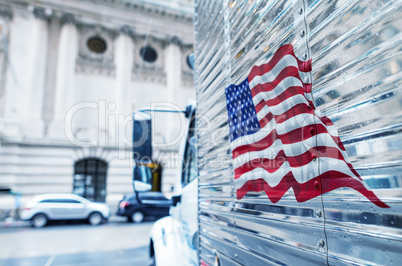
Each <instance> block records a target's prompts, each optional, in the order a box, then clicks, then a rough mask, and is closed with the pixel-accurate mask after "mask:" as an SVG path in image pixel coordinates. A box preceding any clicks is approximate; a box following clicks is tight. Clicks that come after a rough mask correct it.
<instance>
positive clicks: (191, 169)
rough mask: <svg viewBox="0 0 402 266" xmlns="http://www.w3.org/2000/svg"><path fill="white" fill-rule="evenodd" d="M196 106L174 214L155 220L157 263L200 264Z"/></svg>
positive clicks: (151, 250)
mask: <svg viewBox="0 0 402 266" xmlns="http://www.w3.org/2000/svg"><path fill="white" fill-rule="evenodd" d="M194 119H195V108H194V107H192V109H191V113H190V115H189V120H190V121H189V123H188V128H187V135H186V137H185V138H184V140H183V142H182V144H181V148H180V151H179V153H180V154H179V155H180V158H183V160H182V164H181V168H180V171H179V173H178V174H177V176H176V186H175V189H174V195H173V197H172V206H171V207H170V215H169V216H167V217H164V218H162V219H160V220H158V221H156V222H155V224H154V225H153V228H152V230H151V236H150V245H149V254H150V257H151V259H152V261H153V263H154V264H155V263H156V265H198V255H197V251H198V182H197V178H196V177H197V176H198V171H197V167H196V165H197V164H196V160H197V157H196V154H197V153H196V147H197V145H196V138H195V136H194V132H195V130H194V126H195V121H194Z"/></svg>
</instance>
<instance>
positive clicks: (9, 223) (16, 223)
mask: <svg viewBox="0 0 402 266" xmlns="http://www.w3.org/2000/svg"><path fill="white" fill-rule="evenodd" d="M126 221H127V218H126V217H121V216H115V215H113V216H111V217H110V218H109V221H108V223H123V222H126ZM26 226H31V223H30V222H29V221H21V220H14V219H12V218H7V219H6V220H5V221H0V228H7V227H26Z"/></svg>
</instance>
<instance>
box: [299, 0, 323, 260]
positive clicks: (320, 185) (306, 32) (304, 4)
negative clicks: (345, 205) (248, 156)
mask: <svg viewBox="0 0 402 266" xmlns="http://www.w3.org/2000/svg"><path fill="white" fill-rule="evenodd" d="M301 2H302V5H303V13H302V14H303V22H304V29H305V34H304V38H305V43H306V49H307V58H308V59H309V60H311V64H312V60H313V59H312V57H311V50H310V45H309V42H308V36H309V34H310V32H309V30H308V25H307V4H306V1H305V0H301ZM312 72H313V71H312V70H311V71H310V74H309V76H310V82H311V99H312V102H313V104H314V95H313V73H312ZM316 119H317V118H316V117H314V120H316ZM315 124H317V123H315ZM314 127H315V131H317V127H316V126H314ZM315 146H316V147H317V146H318V138H317V136H315ZM317 167H318V173H319V174H320V160H319V157H318V156H317ZM320 181H321V177H320ZM319 189H320V191H321V193H320V200H321V208H322V219H323V228H324V229H323V230H324V237H325V243H324V245H325V246H324V247H323V248H325V258H326V262H327V265H329V261H328V237H327V231H326V224H325V208H324V201H323V198H322V192H323V191H322V181H321V182H320V184H319Z"/></svg>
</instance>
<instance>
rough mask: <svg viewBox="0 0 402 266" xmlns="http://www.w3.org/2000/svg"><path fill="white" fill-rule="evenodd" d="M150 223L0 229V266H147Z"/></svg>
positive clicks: (22, 226) (115, 221) (114, 220)
mask: <svg viewBox="0 0 402 266" xmlns="http://www.w3.org/2000/svg"><path fill="white" fill-rule="evenodd" d="M152 223H153V222H145V223H141V224H133V223H127V222H125V220H124V219H123V220H117V219H112V220H111V221H110V222H109V223H107V224H103V225H100V226H91V225H89V224H85V223H77V224H53V225H49V226H46V227H44V228H40V229H35V228H32V227H30V226H29V225H28V224H19V225H12V226H4V225H3V226H0V265H1V266H3V265H4V266H14V265H16V266H26V265H27V266H28V265H29V266H31V265H32V266H37V265H38V266H39V265H40V266H42V265H46V266H49V265H85V266H87V265H108V266H109V265H141V266H142V265H148V241H149V238H148V237H149V232H150V229H151V226H152Z"/></svg>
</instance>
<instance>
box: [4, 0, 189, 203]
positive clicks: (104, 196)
mask: <svg viewBox="0 0 402 266" xmlns="http://www.w3.org/2000/svg"><path fill="white" fill-rule="evenodd" d="M191 5H192V4H191V1H188V0H179V1H160V0H159V1H158V0H154V1H140V0H97V1H95V0H71V1H62V0H43V1H28V0H22V1H12V0H1V1H0V27H1V29H0V30H1V32H0V187H9V188H12V189H13V191H16V192H18V193H21V194H22V196H23V197H25V198H28V197H30V196H32V195H34V194H39V193H50V192H68V193H71V192H75V193H78V194H85V195H86V197H88V198H90V199H92V200H97V201H106V202H108V203H110V204H115V202H116V201H118V200H119V199H121V197H122V196H123V194H125V193H128V192H132V159H131V156H130V155H131V147H130V140H131V126H132V123H130V121H131V114H132V112H133V111H134V110H138V109H141V108H150V107H152V106H157V105H158V106H159V108H161V105H165V106H164V107H163V108H166V106H168V107H167V108H176V109H180V108H185V106H186V105H187V104H188V102H189V99H194V98H195V95H194V89H193V73H192V69H191V65H190V64H189V62H188V56H189V55H190V54H191V53H192V52H193V25H192V24H193V14H192V6H191ZM169 106H170V107H169ZM180 116H181V115H179V114H171V115H159V116H157V117H155V123H154V125H155V128H154V140H155V151H156V155H157V156H163V155H166V156H164V157H166V158H167V159H166V160H167V161H170V162H171V161H172V157H174V155H175V153H176V152H177V149H178V142H179V141H171V140H177V139H178V138H177V132H179V129H180V128H181V127H182V124H181V123H184V121H183V120H184V119H182V118H181V117H180ZM174 169H175V168H174V166H173V165H172V164H169V166H168V167H167V168H166V169H165V171H164V175H165V177H166V178H165V181H166V182H165V183H164V184H165V185H164V190H165V191H166V192H169V190H170V187H171V186H172V185H173V182H174V181H173V175H174Z"/></svg>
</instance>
